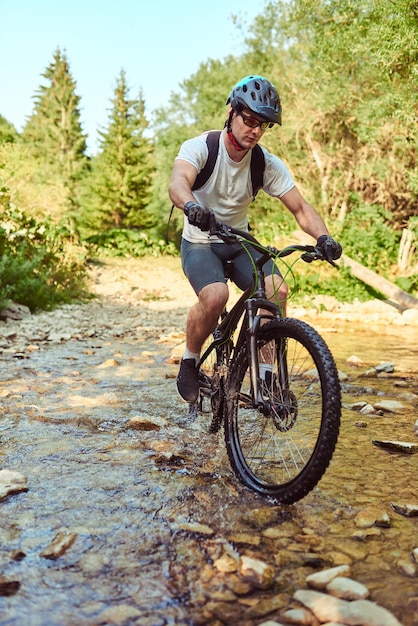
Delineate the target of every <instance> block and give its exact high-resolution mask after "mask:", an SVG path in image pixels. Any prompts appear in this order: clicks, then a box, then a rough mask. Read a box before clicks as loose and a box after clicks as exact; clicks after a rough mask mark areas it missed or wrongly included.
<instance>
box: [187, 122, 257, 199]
mask: <svg viewBox="0 0 418 626" xmlns="http://www.w3.org/2000/svg"><path fill="white" fill-rule="evenodd" d="M221 132H222V131H220V130H211V131H210V132H209V133H208V134H207V135H206V143H207V146H208V158H207V161H206V163H205V165H204V167H203V169H202V170H200V172H199V174H198V175H197V176H196V180H195V182H194V184H193V187H192V191H195V190H196V189H200V188H201V187H203V185H204V184H205V183H206V182H207V181H208V180H209V178H210V176H211V174H212V172H213V168H214V167H215V163H216V159H217V158H218V151H219V139H220V136H221ZM265 164H266V163H265V158H264V152H263V150H262V149H261V147H260V146H259V145H258V144H256V145H255V146H254V148H253V149H252V151H251V165H250V168H251V184H252V188H253V198H255V197H256V195H257V193H258V191H260V189H261V188H262V187H263V181H264V168H265Z"/></svg>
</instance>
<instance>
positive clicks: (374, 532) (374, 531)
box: [351, 527, 382, 541]
mask: <svg viewBox="0 0 418 626" xmlns="http://www.w3.org/2000/svg"><path fill="white" fill-rule="evenodd" d="M381 534H382V531H381V529H380V528H375V527H373V528H366V529H364V530H356V532H354V533H353V534H352V535H351V536H352V538H353V539H358V540H359V541H366V540H367V539H368V538H369V537H379V536H380V535H381Z"/></svg>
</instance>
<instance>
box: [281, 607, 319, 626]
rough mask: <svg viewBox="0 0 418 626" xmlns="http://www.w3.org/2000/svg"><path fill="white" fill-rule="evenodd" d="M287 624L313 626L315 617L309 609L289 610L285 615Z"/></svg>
mask: <svg viewBox="0 0 418 626" xmlns="http://www.w3.org/2000/svg"><path fill="white" fill-rule="evenodd" d="M283 619H284V620H286V623H287V622H289V623H290V624H299V625H300V626H312V620H313V619H314V616H313V615H312V613H311V612H310V611H308V610H307V609H289V610H288V611H285V612H284V613H283Z"/></svg>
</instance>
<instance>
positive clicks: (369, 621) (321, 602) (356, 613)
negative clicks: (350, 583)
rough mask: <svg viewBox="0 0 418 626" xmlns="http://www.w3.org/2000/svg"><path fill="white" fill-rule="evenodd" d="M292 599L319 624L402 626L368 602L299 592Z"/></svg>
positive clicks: (315, 592) (383, 610) (385, 611)
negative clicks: (305, 609) (301, 605)
mask: <svg viewBox="0 0 418 626" xmlns="http://www.w3.org/2000/svg"><path fill="white" fill-rule="evenodd" d="M293 597H294V599H295V600H297V601H298V602H300V603H301V604H303V605H304V606H306V607H307V608H308V609H310V610H311V611H312V613H313V614H314V615H315V617H316V618H317V619H318V620H319V621H320V622H321V623H324V622H337V623H338V624H346V625H347V626H402V624H401V623H400V622H398V620H397V619H396V617H394V616H393V615H392V614H391V613H390V612H389V611H387V610H386V609H384V608H382V607H380V606H378V605H377V604H375V603H373V602H370V601H369V600H353V601H352V602H347V600H340V599H339V598H334V597H332V596H329V595H327V594H325V593H320V592H319V591H310V590H299V591H296V593H295V594H294V596H293Z"/></svg>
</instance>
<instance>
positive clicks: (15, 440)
mask: <svg viewBox="0 0 418 626" xmlns="http://www.w3.org/2000/svg"><path fill="white" fill-rule="evenodd" d="M91 282H92V290H93V291H94V292H95V293H96V295H97V297H96V298H94V299H92V300H91V301H89V302H87V303H85V304H74V305H71V306H66V307H62V308H60V309H59V310H57V311H53V312H49V313H40V314H38V315H29V314H27V313H25V311H20V312H18V314H17V315H15V317H19V316H20V317H21V319H8V320H7V322H3V323H1V325H0V398H1V409H2V412H1V416H0V442H1V448H0V454H1V457H0V458H1V463H0V468H1V469H0V507H1V527H0V537H1V551H0V564H1V574H0V624H5V625H6V624H7V625H16V626H20V625H22V626H27V625H29V624H30V625H32V624H34V625H35V624H39V625H42V626H44V625H57V626H58V625H60V626H63V625H65V626H67V625H73V624H74V625H75V624H77V625H80V624H89V625H90V624H91V625H99V624H121V625H122V624H139V625H143V626H159V625H161V626H163V625H165V624H176V625H177V624H180V625H186V624H192V625H194V624H196V625H198V624H208V625H211V626H221V625H222V624H229V625H235V624H236V625H240V626H259V625H260V624H264V626H267V625H268V626H273V625H274V624H283V625H286V626H288V625H289V624H311V625H312V626H315V625H316V626H317V625H318V624H324V623H327V624H328V625H331V624H336V623H338V624H341V623H342V624H353V625H354V624H357V625H361V624H364V625H365V626H366V625H373V626H386V625H388V626H390V625H394V626H395V625H397V624H399V623H401V624H403V626H416V625H417V624H418V582H417V581H418V540H417V537H418V533H417V524H418V517H417V512H418V495H417V494H418V473H417V459H418V455H417V454H415V453H416V452H417V449H418V437H417V431H418V424H417V418H418V415H417V408H418V367H417V353H418V348H417V347H416V346H418V342H417V339H418V315H417V313H418V312H417V311H413V310H412V311H407V312H405V313H400V312H399V311H398V310H397V309H396V308H394V307H391V306H389V305H387V304H384V303H380V302H376V301H374V302H371V303H367V304H362V305H360V304H356V305H354V306H353V305H350V306H347V305H339V304H338V303H337V302H335V301H334V300H333V299H330V298H323V297H320V296H318V297H317V298H316V299H314V300H313V301H312V302H309V304H307V306H305V307H300V306H298V307H296V306H295V307H291V313H292V314H295V315H296V316H298V317H301V318H303V319H306V321H308V322H309V323H311V324H312V325H313V326H315V327H316V328H317V330H319V331H320V332H321V334H323V335H324V337H325V338H326V340H327V342H328V344H329V345H330V347H331V349H332V351H333V353H334V354H335V356H336V360H337V364H338V368H339V371H340V375H341V381H342V386H343V402H344V411H343V421H342V428H341V436H340V439H339V443H338V446H337V450H336V453H335V455H334V458H333V461H332V463H331V465H330V468H329V469H328V471H327V473H326V475H325V477H324V478H323V479H322V481H321V482H320V484H319V486H318V487H317V488H316V489H315V490H314V492H313V493H311V494H309V495H308V496H307V497H306V498H305V499H304V500H303V501H301V502H299V503H297V504H295V505H292V506H278V505H277V504H275V503H271V502H266V501H265V500H263V499H261V498H259V497H257V496H255V495H254V494H252V493H250V492H248V491H246V490H244V489H243V488H242V487H241V486H240V485H239V483H237V481H236V479H235V478H234V476H233V475H232V473H231V471H230V469H229V466H228V463H227V459H226V454H225V452H224V445H223V441H222V435H221V434H220V435H209V434H208V423H209V416H208V415H207V414H202V415H199V417H198V418H197V419H196V420H192V419H191V418H190V417H189V416H188V415H187V411H186V407H185V405H184V403H182V402H181V401H180V399H179V398H178V396H177V394H176V391H175V380H174V379H175V376H176V373H177V361H178V358H179V356H180V354H181V351H182V343H183V341H184V333H183V330H184V323H185V317H186V314H187V310H188V307H189V306H190V305H191V304H192V303H193V301H194V296H193V294H192V293H191V290H190V288H189V287H188V285H187V283H186V281H185V279H184V278H183V276H182V274H181V270H180V269H179V266H178V262H177V261H174V260H170V259H163V260H156V261H155V262H153V261H152V260H141V261H129V262H127V261H118V260H115V261H112V262H111V263H104V264H98V265H96V266H94V267H93V268H92V271H91ZM12 315H13V314H12Z"/></svg>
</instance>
